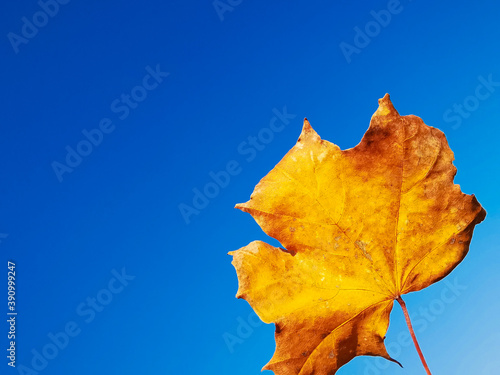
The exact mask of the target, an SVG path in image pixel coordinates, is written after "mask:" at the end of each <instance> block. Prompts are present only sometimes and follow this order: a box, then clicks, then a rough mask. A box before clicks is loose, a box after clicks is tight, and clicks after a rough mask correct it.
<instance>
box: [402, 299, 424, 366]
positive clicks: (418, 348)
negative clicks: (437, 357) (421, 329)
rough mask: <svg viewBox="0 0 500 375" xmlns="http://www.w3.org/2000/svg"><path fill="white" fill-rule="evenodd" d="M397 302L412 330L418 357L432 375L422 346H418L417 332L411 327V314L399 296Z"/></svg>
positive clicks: (411, 333)
mask: <svg viewBox="0 0 500 375" xmlns="http://www.w3.org/2000/svg"><path fill="white" fill-rule="evenodd" d="M396 301H398V302H399V304H400V305H401V308H402V309H403V314H404V315H405V319H406V324H407V325H408V329H409V330H410V335H411V338H412V339H413V343H414V344H415V348H416V349H417V352H418V355H419V356H420V360H421V361H422V364H423V365H424V368H425V371H427V375H432V374H431V370H429V366H427V362H425V358H424V355H423V354H422V350H420V345H418V341H417V336H415V331H414V330H413V327H412V325H411V320H410V314H408V309H407V308H406V304H405V301H403V299H402V298H401V296H399V297H398V298H396Z"/></svg>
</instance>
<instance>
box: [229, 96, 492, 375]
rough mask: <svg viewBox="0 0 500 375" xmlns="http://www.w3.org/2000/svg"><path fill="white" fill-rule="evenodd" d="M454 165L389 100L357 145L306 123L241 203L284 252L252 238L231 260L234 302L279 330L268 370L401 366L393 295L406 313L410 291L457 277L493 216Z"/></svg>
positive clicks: (434, 134)
mask: <svg viewBox="0 0 500 375" xmlns="http://www.w3.org/2000/svg"><path fill="white" fill-rule="evenodd" d="M453 159H454V156H453V152H452V151H451V149H450V147H449V146H448V143H447V141H446V138H445V136H444V134H443V133H442V132H441V131H440V130H438V129H436V128H433V127H430V126H427V125H426V124H424V122H423V121H422V119H420V118H419V117H417V116H413V115H410V116H400V115H399V114H398V112H397V111H396V110H395V109H394V107H393V105H392V103H391V101H390V99H389V95H388V94H386V95H385V97H384V98H382V99H380V100H379V108H378V109H377V111H376V112H375V114H374V115H373V117H372V119H371V122H370V127H369V129H368V130H367V132H366V133H365V135H364V137H363V139H362V140H361V142H360V143H359V144H358V145H357V146H356V147H354V148H351V149H347V150H340V148H339V147H338V146H336V145H335V144H332V143H330V142H328V141H325V140H322V139H321V138H320V137H319V136H318V134H317V133H316V132H315V131H314V130H313V129H312V128H311V126H310V124H309V122H308V121H307V119H306V120H304V127H303V129H302V133H301V135H300V137H299V139H298V141H297V144H296V145H295V146H294V147H293V148H292V149H291V150H290V151H289V152H288V153H287V154H286V155H285V156H284V158H283V159H282V160H281V161H280V162H279V163H278V164H277V165H276V166H275V167H274V168H273V169H272V170H271V171H270V172H269V173H268V174H267V175H266V176H265V177H264V178H263V179H262V180H261V181H260V182H259V183H258V185H257V186H256V187H255V190H254V192H253V193H252V195H251V198H250V200H249V201H248V202H246V203H243V204H238V205H236V208H239V209H240V210H242V211H245V212H248V213H250V214H251V215H252V216H253V217H254V219H255V220H256V222H257V223H258V224H259V225H260V226H261V228H262V229H263V230H264V232H266V233H267V234H268V235H269V236H272V237H274V238H276V239H277V240H278V241H279V242H280V243H281V244H282V245H283V246H284V247H285V249H281V248H277V247H273V246H271V245H269V244H266V243H264V242H261V241H254V242H252V243H250V244H249V245H247V246H245V247H243V248H241V249H239V250H237V251H233V252H230V253H229V254H230V255H233V262H232V263H233V265H234V267H235V268H236V271H237V275H238V280H239V289H238V292H237V295H236V296H237V297H238V298H244V299H245V300H247V301H248V302H249V303H250V305H251V306H252V307H253V309H254V310H255V312H256V313H257V314H258V316H259V317H260V318H261V319H262V320H263V321H264V322H266V323H275V326H276V334H275V338H276V351H275V353H274V356H273V357H272V359H271V361H270V362H269V363H268V364H267V365H266V366H265V367H264V369H268V370H273V371H274V373H275V374H277V375H290V374H300V375H306V374H315V375H326V374H329V375H331V374H335V373H336V372H337V370H338V369H339V368H340V367H341V366H343V365H344V364H346V363H347V362H349V361H350V360H351V359H353V358H354V357H356V356H359V355H371V356H381V357H384V358H386V359H388V360H392V361H394V362H396V361H395V360H393V359H392V358H391V357H390V356H389V354H388V353H387V350H386V348H385V345H384V338H385V335H386V332H387V329H388V325H389V315H390V312H391V310H392V306H393V304H394V300H397V301H398V302H400V304H401V306H402V307H403V309H404V312H405V316H407V310H406V307H405V306H404V302H403V301H402V299H401V295H403V294H406V293H409V292H415V291H418V290H421V289H423V288H425V287H427V286H429V285H431V284H432V283H435V282H437V281H439V280H440V279H442V278H443V277H445V276H446V275H448V274H449V273H450V272H451V271H452V270H453V269H454V268H455V267H456V266H457V265H458V263H460V262H461V261H462V259H463V258H464V257H465V255H466V254H467V252H468V249H469V244H470V241H471V238H472V232H473V229H474V226H475V225H476V224H478V223H480V222H481V221H482V220H483V219H484V218H485V216H486V212H485V210H484V209H483V208H482V207H481V205H480V204H479V203H478V201H477V200H476V198H475V197H474V195H466V194H463V193H462V192H461V191H460V186H459V185H455V184H454V183H453V179H454V176H455V174H456V168H455V166H454V165H453ZM407 318H408V319H407V322H408V324H409V327H410V331H411V333H412V337H414V332H413V330H412V328H411V325H410V322H409V317H408V316H407ZM414 341H415V344H416V346H417V350H418V351H419V353H420V349H419V347H418V343H417V342H416V338H414ZM422 360H423V356H422ZM423 362H424V366H425V367H426V370H427V372H428V373H429V374H430V371H429V370H428V368H427V365H426V364H425V361H424V360H423Z"/></svg>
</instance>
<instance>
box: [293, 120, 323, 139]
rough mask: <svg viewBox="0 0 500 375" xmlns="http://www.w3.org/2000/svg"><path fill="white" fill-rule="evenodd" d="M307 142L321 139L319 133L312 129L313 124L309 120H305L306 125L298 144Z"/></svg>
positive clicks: (303, 127)
mask: <svg viewBox="0 0 500 375" xmlns="http://www.w3.org/2000/svg"><path fill="white" fill-rule="evenodd" d="M305 140H313V141H319V140H320V137H319V135H318V133H316V131H315V130H314V129H313V128H312V126H311V123H310V122H309V120H308V119H307V118H304V125H303V126H302V132H301V133H300V137H299V139H298V141H297V142H302V141H305Z"/></svg>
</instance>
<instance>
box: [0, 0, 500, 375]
mask: <svg viewBox="0 0 500 375" xmlns="http://www.w3.org/2000/svg"><path fill="white" fill-rule="evenodd" d="M2 8H3V9H2V12H0V25H1V26H0V27H1V33H0V35H3V37H2V42H1V43H0V54H1V59H0V64H1V67H2V69H0V82H1V84H2V91H1V93H0V95H1V103H2V105H1V106H0V126H1V129H2V136H1V137H0V166H1V170H2V182H1V183H0V189H1V190H0V191H1V195H0V207H1V210H0V241H1V242H0V254H1V257H0V258H1V259H2V263H1V264H0V266H1V267H3V270H2V271H1V274H2V275H3V276H2V278H1V279H3V280H6V277H7V261H8V260H13V261H15V263H16V278H17V284H16V287H17V291H16V292H17V305H16V307H17V311H18V314H19V315H18V317H17V324H16V330H17V331H16V339H17V348H16V355H17V357H16V364H17V366H18V367H17V368H16V369H12V368H10V367H8V366H7V359H6V358H4V359H3V360H2V361H0V368H1V370H0V372H1V373H2V374H3V373H5V374H23V373H24V374H68V373H71V374H73V375H79V374H218V375H221V374H238V375H240V374H241V375H246V374H257V373H259V372H260V369H261V368H262V366H263V365H264V364H265V363H267V361H268V360H269V359H270V358H271V356H272V353H273V351H274V337H273V331H274V330H273V326H272V325H265V324H258V322H255V321H254V317H253V315H251V314H252V309H251V308H250V306H249V305H248V304H247V303H246V302H245V301H243V300H237V299H235V298H234V295H235V293H236V290H237V279H236V274H235V271H234V269H233V267H232V266H231V264H230V261H231V258H230V257H229V256H228V255H227V252H228V251H231V250H235V249H237V248H239V247H241V246H244V245H246V244H248V243H249V242H250V241H252V240H255V239H261V240H266V241H271V242H272V243H273V244H276V242H275V241H274V240H272V239H269V238H268V237H267V236H266V235H265V234H264V233H263V232H262V231H261V230H260V228H259V227H258V225H257V224H256V223H255V222H254V221H253V219H252V218H251V217H250V215H248V214H245V213H243V212H240V211H238V210H234V209H233V207H234V204H236V203H239V202H244V201H246V200H248V198H249V196H250V193H251V192H252V190H253V188H254V186H255V184H256V183H257V182H258V181H259V180H260V178H262V177H263V176H264V175H265V174H266V173H267V172H268V171H269V170H270V169H272V167H273V166H274V165H275V164H276V163H277V162H278V161H279V160H280V159H281V157H282V156H283V155H284V154H285V153H286V152H287V151H288V150H289V149H290V148H291V147H292V146H293V145H294V144H295V142H296V140H297V138H298V136H299V134H300V130H301V127H302V119H303V118H304V117H307V118H308V119H309V121H310V122H311V124H312V126H313V127H314V128H315V129H316V131H317V132H318V133H319V134H320V135H321V137H322V138H324V139H327V140H329V141H331V142H334V143H336V144H338V145H339V146H340V147H341V148H349V147H353V146H355V145H356V144H357V143H358V142H359V140H360V139H361V137H362V135H363V134H364V132H365V130H366V128H367V127H368V124H369V120H370V117H371V115H372V114H373V112H374V111H375V110H376V108H377V99H378V98H381V97H382V96H383V95H384V94H385V93H386V92H388V93H390V94H391V98H392V101H393V103H394V105H395V107H396V109H397V110H398V111H399V113H400V114H403V115H405V114H415V115H418V116H420V117H421V118H423V120H424V121H425V122H426V123H427V124H429V125H432V126H435V127H438V128H440V129H441V130H443V131H444V132H445V134H446V135H447V138H448V141H449V143H450V146H451V148H452V150H453V151H454V152H455V157H456V161H455V165H456V166H457V168H458V174H457V176H456V179H455V181H456V182H457V183H459V184H460V185H461V187H462V190H463V191H464V192H465V193H468V194H471V193H474V194H475V195H476V196H477V198H478V200H479V202H480V203H481V204H482V205H483V206H484V207H485V208H486V210H487V212H488V216H487V219H486V221H485V222H483V223H482V224H480V225H479V226H478V227H477V228H476V232H475V235H474V239H473V241H472V246H471V250H470V253H469V254H468V256H467V257H466V259H465V260H464V262H463V263H462V264H460V265H459V266H458V267H457V269H456V270H454V271H453V273H452V274H451V275H450V276H449V277H447V278H446V279H445V280H447V281H445V280H443V281H441V282H439V283H437V284H435V285H433V286H431V287H429V288H427V289H426V290H423V291H421V292H419V293H413V294H411V295H408V296H406V302H407V305H408V308H409V309H410V314H412V315H415V316H416V319H421V320H423V322H421V324H420V327H421V328H422V329H421V331H420V332H418V337H419V340H420V344H421V346H422V349H423V351H424V353H425V354H426V357H427V361H428V363H429V366H430V367H431V369H432V370H433V373H435V374H449V373H452V374H470V373H477V374H481V375H489V374H494V373H495V371H496V370H495V369H496V368H497V367H498V366H499V365H500V362H498V359H497V354H496V353H498V351H499V349H500V347H499V345H498V342H497V341H498V340H494V338H496V337H497V336H498V333H499V324H498V320H497V318H496V316H497V312H498V309H499V308H500V303H499V302H498V299H497V298H496V296H498V293H499V292H500V290H499V288H498V285H499V284H500V276H499V273H498V269H497V268H498V264H499V263H498V260H497V259H498V258H497V253H498V250H499V248H498V243H499V240H500V238H499V235H498V226H499V221H500V219H499V208H500V205H499V203H498V183H499V177H498V174H497V173H498V163H499V161H500V160H499V159H500V158H499V156H498V142H497V139H498V137H499V133H500V132H499V124H500V64H499V62H500V61H499V60H500V52H499V49H498V40H499V39H500V28H499V27H498V14H499V11H500V4H498V3H496V2H493V1H477V2H474V3H472V2H462V3H459V4H457V2H453V1H448V0H445V1H441V2H431V1H429V0H418V1H417V0H414V1H409V0H401V1H400V2H398V1H394V0H391V1H373V2H370V4H368V2H360V1H343V0H341V1H337V2H328V1H313V2H310V1H309V2H306V1H296V2H286V1H282V0H281V1H274V2H264V1H257V2H255V1H254V2H251V1H245V0H243V1H239V0H232V1H229V0H221V1H219V2H215V5H214V3H213V2H212V1H195V2H181V1H162V2H161V1H149V2H146V3H141V2H137V1H136V2H125V3H124V2H118V1H107V2H98V1H92V0H91V1H87V2H78V1H68V0H64V1H62V0H60V2H59V3H55V2H54V1H51V0H46V1H44V0H41V1H40V2H36V1H29V2H5V3H4V4H3V5H2ZM216 8H217V9H216ZM49 13H50V14H49ZM37 25H38V26H37ZM361 33H363V35H364V36H363V35H361ZM367 34H369V35H367ZM265 129H267V130H265ZM269 129H271V130H269ZM273 129H274V130H273ZM278 129H279V130H278ZM255 139H257V141H256V140H255ZM255 142H257V143H255ZM223 170H229V171H230V172H231V174H230V179H229V181H225V182H224V183H223V184H222V185H224V187H220V188H218V189H216V188H214V187H213V186H214V185H210V183H211V182H212V181H213V178H214V176H217V175H219V176H220V173H219V172H220V171H223ZM215 178H217V177H215ZM207 185H210V186H212V187H211V188H208V189H212V190H211V191H210V193H211V195H212V198H210V199H208V200H207V201H199V202H197V204H198V208H194V210H196V212H195V213H194V211H190V214H189V215H187V214H184V215H183V214H182V213H181V211H180V208H179V207H180V205H181V207H183V206H182V205H183V204H184V205H186V206H188V205H189V206H193V202H192V201H193V198H194V197H195V196H196V191H197V190H196V189H198V190H200V191H201V190H203V189H205V188H206V186H207ZM273 241H274V242H273ZM447 283H448V284H447ZM2 285H4V286H2ZM450 285H451V286H450ZM457 285H458V286H457ZM447 288H448V289H447ZM450 288H451V289H450ZM0 289H2V290H4V292H3V293H2V294H3V295H4V302H2V303H5V305H4V306H5V309H4V311H6V306H7V297H6V295H7V282H6V281H3V282H0ZM450 290H453V291H455V292H454V293H455V294H453V295H454V296H455V297H456V298H454V299H453V298H447V299H446V301H448V302H444V301H443V298H442V295H443V293H448V292H449V291H450ZM447 295H449V293H448V294H447ZM452 299H453V301H451V300H452ZM5 316H6V315H5ZM391 318H392V320H391V325H390V328H389V332H388V335H387V342H388V343H389V342H392V343H393V344H392V345H391V346H390V347H389V353H391V354H393V355H394V356H396V357H397V359H398V360H399V361H400V362H402V363H403V365H404V366H405V369H404V370H402V369H400V368H399V367H398V366H396V365H393V364H390V366H388V367H385V366H386V364H385V363H384V362H379V361H378V360H376V359H374V358H368V357H362V358H356V359H355V360H353V361H352V362H351V363H350V364H348V365H347V366H345V367H344V368H342V369H341V370H340V371H339V372H338V374H341V375H342V374H353V373H356V374H368V375H370V374H371V375H374V374H403V373H404V374H422V373H423V369H422V367H421V364H420V362H419V359H418V356H417V354H416V352H415V349H414V348H413V346H412V345H405V343H401V342H399V341H398V334H399V332H404V331H406V326H405V323H404V320H403V315H402V312H401V310H400V308H399V306H395V309H394V311H393V313H392V316H391ZM242 322H243V323H242ZM424 323H425V324H424ZM250 324H253V326H252V325H250ZM245 328H246V330H245ZM7 330H8V325H7V323H6V322H4V326H3V329H2V332H4V334H2V337H1V338H0V343H2V346H6V345H7V341H8V340H7V337H6V335H7V334H6V332H7ZM60 332H66V333H65V334H62V335H58V334H59V333H60ZM68 332H69V333H71V334H72V336H71V335H69V333H68ZM51 337H52V338H54V337H56V338H57V337H59V338H60V341H59V344H60V348H57V347H56V351H54V350H53V349H54V347H55V346H54V345H52V344H51V343H52V342H53V341H52V339H51ZM64 337H67V340H65V339H64ZM227 337H233V338H234V337H237V338H238V340H237V342H236V343H233V344H232V345H228V344H227V342H226V341H225V338H226V339H227ZM61 340H62V341H61ZM51 345H52V346H51ZM2 350H3V348H2ZM44 350H45V354H47V355H48V356H49V357H51V359H45V361H44V360H43V359H40V358H39V355H40V354H38V355H37V353H43V352H44ZM51 350H52V351H51ZM4 352H5V351H4ZM42 355H43V354H42ZM37 358H38V359H37ZM33 361H34V363H35V367H38V370H36V369H35V368H34V367H33ZM21 365H23V366H25V368H26V369H28V368H30V369H31V370H20V366H21ZM30 371H31V372H30ZM269 373H270V372H269Z"/></svg>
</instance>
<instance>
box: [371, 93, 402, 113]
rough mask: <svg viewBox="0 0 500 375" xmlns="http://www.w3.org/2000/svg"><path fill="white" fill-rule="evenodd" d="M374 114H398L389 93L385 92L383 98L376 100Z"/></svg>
mask: <svg viewBox="0 0 500 375" xmlns="http://www.w3.org/2000/svg"><path fill="white" fill-rule="evenodd" d="M374 116H399V113H398V111H396V108H394V105H393V104H392V101H391V96H390V95H389V94H385V95H384V97H383V98H381V99H379V100H378V109H377V111H376V112H375V114H374Z"/></svg>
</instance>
